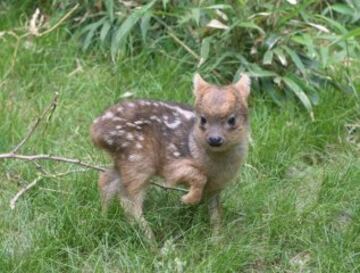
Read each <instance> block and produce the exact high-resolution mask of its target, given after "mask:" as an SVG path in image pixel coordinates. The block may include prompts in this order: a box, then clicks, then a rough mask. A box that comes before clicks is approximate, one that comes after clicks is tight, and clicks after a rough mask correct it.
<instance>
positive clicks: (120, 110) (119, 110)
mask: <svg viewBox="0 0 360 273" xmlns="http://www.w3.org/2000/svg"><path fill="white" fill-rule="evenodd" d="M123 110H124V108H122V107H121V106H119V107H118V108H116V111H118V112H122V111H123Z"/></svg>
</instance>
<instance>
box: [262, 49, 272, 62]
mask: <svg viewBox="0 0 360 273" xmlns="http://www.w3.org/2000/svg"><path fill="white" fill-rule="evenodd" d="M273 56H274V52H273V51H272V50H267V51H266V52H265V54H264V57H263V61H262V63H263V65H270V64H271V63H272V60H273Z"/></svg>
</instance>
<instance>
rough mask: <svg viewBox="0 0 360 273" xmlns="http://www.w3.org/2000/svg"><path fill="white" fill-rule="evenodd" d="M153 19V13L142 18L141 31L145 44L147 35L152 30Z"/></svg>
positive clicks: (147, 13)
mask: <svg viewBox="0 0 360 273" xmlns="http://www.w3.org/2000/svg"><path fill="white" fill-rule="evenodd" d="M151 17H152V13H151V12H146V13H145V14H144V16H143V17H142V18H141V23H140V29H141V36H142V39H143V41H144V42H145V41H146V37H147V33H148V30H149V28H150V19H151Z"/></svg>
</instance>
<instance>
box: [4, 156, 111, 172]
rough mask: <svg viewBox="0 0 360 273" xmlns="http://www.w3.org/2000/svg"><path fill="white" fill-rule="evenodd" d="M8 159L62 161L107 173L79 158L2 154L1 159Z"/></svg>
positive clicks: (103, 169)
mask: <svg viewBox="0 0 360 273" xmlns="http://www.w3.org/2000/svg"><path fill="white" fill-rule="evenodd" d="M8 158H12V159H20V160H28V161H33V160H52V161H60V162H66V163H70V164H76V165H80V166H82V167H85V168H90V169H94V170H97V171H101V172H104V171H106V169H105V168H102V167H99V166H95V165H92V164H89V163H85V162H82V161H81V160H80V159H77V158H66V157H61V156H53V155H46V154H38V155H20V154H14V153H7V154H0V159H8Z"/></svg>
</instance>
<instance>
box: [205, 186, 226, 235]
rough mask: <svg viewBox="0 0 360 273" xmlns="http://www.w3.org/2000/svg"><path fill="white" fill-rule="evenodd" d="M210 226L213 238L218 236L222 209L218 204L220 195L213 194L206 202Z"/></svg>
mask: <svg viewBox="0 0 360 273" xmlns="http://www.w3.org/2000/svg"><path fill="white" fill-rule="evenodd" d="M208 210H209V216H210V225H211V229H212V233H213V235H214V236H218V235H220V231H221V227H222V215H223V208H222V205H221V203H220V193H219V192H218V193H215V194H213V195H212V196H211V197H210V198H209V200H208Z"/></svg>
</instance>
